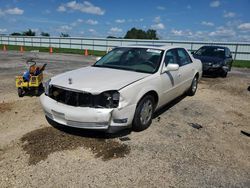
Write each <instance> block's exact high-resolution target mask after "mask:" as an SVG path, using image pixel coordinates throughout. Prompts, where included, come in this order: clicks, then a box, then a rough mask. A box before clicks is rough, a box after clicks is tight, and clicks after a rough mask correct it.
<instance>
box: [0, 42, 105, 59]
mask: <svg viewBox="0 0 250 188" xmlns="http://www.w3.org/2000/svg"><path fill="white" fill-rule="evenodd" d="M6 48H7V50H15V51H19V50H20V46H16V45H7V46H6ZM0 49H1V50H3V45H2V44H0ZM24 50H25V51H32V50H39V52H49V47H35V46H34V47H33V46H25V47H24ZM53 53H68V54H84V50H81V49H70V48H53ZM88 54H89V55H94V56H103V55H105V54H106V52H104V51H97V50H88Z"/></svg>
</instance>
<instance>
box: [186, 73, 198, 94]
mask: <svg viewBox="0 0 250 188" xmlns="http://www.w3.org/2000/svg"><path fill="white" fill-rule="evenodd" d="M197 87H198V76H195V77H194V79H193V81H192V84H191V86H190V88H189V89H188V91H187V95H189V96H194V95H195V93H196V90H197Z"/></svg>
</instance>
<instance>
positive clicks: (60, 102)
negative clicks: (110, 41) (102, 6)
mask: <svg viewBox="0 0 250 188" xmlns="http://www.w3.org/2000/svg"><path fill="white" fill-rule="evenodd" d="M201 75H202V64H201V62H200V60H198V59H194V58H193V57H192V56H191V55H190V54H189V52H187V50H186V49H184V48H181V47H173V46H127V47H117V48H115V49H113V50H112V51H111V52H109V53H108V54H106V55H105V56H103V57H102V58H101V59H100V60H99V61H97V62H96V63H95V64H94V65H92V66H89V67H84V68H80V69H77V70H73V71H70V72H66V73H63V74H60V75H57V76H55V77H52V78H51V79H50V80H49V81H47V82H46V84H45V93H44V94H43V95H41V97H40V101H41V104H42V107H43V109H44V112H45V116H46V117H47V118H48V119H49V120H52V121H54V122H57V123H59V124H62V125H65V126H70V127H77V128H83V129H95V130H104V131H106V132H115V131H118V130H121V129H124V128H130V127H132V128H133V130H135V131H142V130H144V129H146V128H148V127H149V125H150V124H151V122H152V116H153V113H154V112H155V111H156V110H157V109H159V108H160V107H162V106H163V105H164V104H166V103H168V102H170V101H171V100H173V99H174V98H176V97H178V96H180V95H182V94H184V93H186V94H188V95H190V96H192V95H194V94H195V92H196V89H197V84H198V80H199V79H200V77H201Z"/></svg>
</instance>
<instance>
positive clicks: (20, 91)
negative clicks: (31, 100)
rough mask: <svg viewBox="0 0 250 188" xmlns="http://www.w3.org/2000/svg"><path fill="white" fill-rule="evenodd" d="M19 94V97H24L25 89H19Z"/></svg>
mask: <svg viewBox="0 0 250 188" xmlns="http://www.w3.org/2000/svg"><path fill="white" fill-rule="evenodd" d="M17 93H18V96H19V97H23V89H22V88H20V87H19V88H18V89H17Z"/></svg>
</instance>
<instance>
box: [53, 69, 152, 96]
mask: <svg viewBox="0 0 250 188" xmlns="http://www.w3.org/2000/svg"><path fill="white" fill-rule="evenodd" d="M149 75H150V74H146V73H138V72H133V71H125V70H118V69H111V68H102V67H84V68H80V69H77V70H73V71H69V72H65V73H63V74H59V75H57V76H55V77H53V78H52V79H51V82H50V84H52V85H57V86H61V87H64V88H69V89H73V90H81V91H85V92H90V93H96V94H98V93H101V92H103V91H108V90H119V89H121V88H123V87H126V86H127V85H130V84H131V83H134V82H136V81H138V80H141V79H143V78H145V77H147V76H149ZM70 82H71V83H70Z"/></svg>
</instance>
